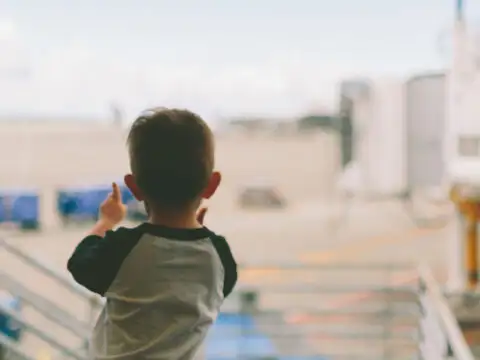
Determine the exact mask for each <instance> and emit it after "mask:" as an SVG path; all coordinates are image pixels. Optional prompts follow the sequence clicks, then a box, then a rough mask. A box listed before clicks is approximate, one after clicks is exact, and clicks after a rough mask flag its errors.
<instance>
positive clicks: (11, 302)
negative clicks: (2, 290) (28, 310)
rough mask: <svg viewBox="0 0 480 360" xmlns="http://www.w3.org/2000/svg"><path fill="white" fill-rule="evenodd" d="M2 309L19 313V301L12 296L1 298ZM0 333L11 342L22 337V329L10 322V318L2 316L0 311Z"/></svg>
mask: <svg viewBox="0 0 480 360" xmlns="http://www.w3.org/2000/svg"><path fill="white" fill-rule="evenodd" d="M0 304H2V307H5V308H7V309H8V310H9V311H12V312H19V311H20V310H21V303H20V299H19V298H16V297H13V296H3V297H1V298H0ZM0 333H2V334H3V335H5V336H7V337H9V338H10V339H12V340H13V341H19V340H20V338H21V335H22V327H21V326H19V324H17V323H16V321H14V320H12V319H11V318H10V316H8V315H7V314H4V313H2V312H1V310H0Z"/></svg>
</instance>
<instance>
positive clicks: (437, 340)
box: [0, 241, 474, 360]
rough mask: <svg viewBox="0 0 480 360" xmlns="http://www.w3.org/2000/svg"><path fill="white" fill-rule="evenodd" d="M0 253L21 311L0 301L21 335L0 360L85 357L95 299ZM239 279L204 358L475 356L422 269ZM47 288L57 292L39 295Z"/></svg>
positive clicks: (2, 276)
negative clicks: (11, 265) (8, 262)
mask: <svg viewBox="0 0 480 360" xmlns="http://www.w3.org/2000/svg"><path fill="white" fill-rule="evenodd" d="M0 252H3V256H5V255H8V256H9V258H14V259H16V260H18V266H15V268H8V269H7V268H2V269H1V270H0V291H1V290H4V291H7V292H8V293H9V294H11V295H13V296H15V297H16V298H19V299H20V300H21V303H22V308H21V310H20V311H19V310H16V309H12V308H10V307H8V306H6V305H3V304H0V314H4V315H6V316H7V317H8V318H9V320H10V321H11V322H12V321H13V322H14V323H15V324H17V325H19V326H20V327H21V328H22V329H23V335H22V338H21V340H20V341H19V342H16V341H14V340H12V338H9V337H7V336H5V335H4V334H2V335H0V346H1V349H2V353H0V359H1V360H7V359H8V360H17V359H18V360H39V359H42V360H43V359H48V360H63V359H76V360H83V359H85V360H86V359H87V353H86V342H87V338H88V336H89V333H90V328H91V325H92V324H93V321H94V319H95V317H96V315H97V313H98V310H99V308H100V306H101V300H100V299H99V298H98V297H96V296H94V295H92V294H91V293H89V292H88V291H86V290H84V289H83V288H80V287H78V286H76V285H75V284H74V283H72V281H71V280H70V279H69V278H68V277H64V276H62V275H60V274H59V273H58V272H57V271H55V270H52V268H51V267H49V266H46V265H45V264H43V263H42V262H40V261H39V260H38V259H36V258H33V257H32V256H30V255H29V254H28V253H27V252H26V251H23V250H21V249H19V248H18V247H16V246H14V245H13V244H12V243H10V242H7V241H0ZM1 262H2V257H1V254H0V263H1ZM26 268H29V269H30V272H28V271H27V270H26ZM7 271H8V272H7ZM39 274H41V275H42V276H43V279H42V280H41V281H40V280H38V281H32V280H33V276H35V279H34V280H36V279H37V278H36V277H37V276H39ZM25 278H28V279H29V281H28V283H29V286H28V287H26V286H25V283H26V281H25ZM240 279H241V281H240V285H239V287H238V289H237V292H236V294H234V296H232V297H231V298H229V300H228V301H227V303H226V304H225V306H224V308H223V313H224V315H225V316H222V317H221V318H219V321H218V322H217V324H216V325H215V326H214V329H213V331H212V332H211V336H210V337H209V339H208V340H207V346H206V347H207V350H206V351H205V353H204V354H203V358H205V359H207V360H220V359H222V360H225V359H257V360H261V359H263V360H266V359H287V358H288V359H309V360H314V359H315V360H347V359H352V360H363V359H365V360H397V359H398V360H403V359H412V360H413V359H417V360H423V359H424V360H442V359H458V360H473V359H474V357H473V355H472V353H471V351H470V349H469V348H468V346H467V345H466V342H465V339H464V337H463V335H462V333H461V330H460V328H459V326H458V324H457V322H456V319H455V318H454V316H453V313H452V311H451V310H450V307H449V306H448V305H447V302H446V300H445V297H444V296H443V294H442V293H441V291H440V289H439V287H438V285H437V283H436V281H435V280H434V278H433V276H432V275H431V274H430V272H429V271H428V269H426V268H421V269H420V270H419V269H418V268H417V267H413V266H411V265H408V264H407V265H398V266H391V265H388V266H386V265H372V264H368V265H365V264H358V265H355V264H341V265H340V264H337V265H321V266H305V265H299V264H283V265H281V266H279V265H271V266H266V265H265V264H261V265H259V266H254V265H253V264H251V265H250V266H244V267H243V268H242V271H241V276H240ZM47 282H50V283H51V284H50V286H51V285H52V284H53V283H55V284H56V286H57V289H58V290H57V291H56V292H55V291H52V292H51V293H48V292H45V291H44V290H45V289H43V288H42V285H43V284H44V283H45V284H46V283H47ZM66 302H68V303H69V305H70V306H69V308H70V309H71V308H72V306H71V305H72V304H75V306H74V308H75V309H76V310H77V311H76V312H75V313H71V312H70V311H68V310H67V307H66V306H65V303H66ZM85 310H86V311H85ZM229 314H230V315H229ZM46 324H48V325H46ZM42 352H43V357H39V355H40V354H41V353H42Z"/></svg>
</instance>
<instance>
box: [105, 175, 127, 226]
mask: <svg viewBox="0 0 480 360" xmlns="http://www.w3.org/2000/svg"><path fill="white" fill-rule="evenodd" d="M126 214H127V207H126V206H125V204H124V203H123V202H122V194H121V193H120V188H119V187H118V185H117V184H116V183H113V184H112V192H111V193H110V195H108V197H107V198H106V199H105V201H104V202H103V203H102V205H100V219H101V220H103V221H106V222H108V223H109V224H111V225H112V226H114V225H117V224H118V223H120V222H121V221H122V220H123V219H124V218H125V216H126Z"/></svg>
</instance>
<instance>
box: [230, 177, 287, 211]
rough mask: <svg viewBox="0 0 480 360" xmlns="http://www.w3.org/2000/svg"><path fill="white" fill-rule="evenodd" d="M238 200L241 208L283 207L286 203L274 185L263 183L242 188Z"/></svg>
mask: <svg viewBox="0 0 480 360" xmlns="http://www.w3.org/2000/svg"><path fill="white" fill-rule="evenodd" d="M238 202H239V205H240V207H242V208H283V207H285V206H286V205H287V204H286V200H285V198H284V197H283V196H282V195H281V194H280V192H279V191H278V190H277V189H276V187H274V186H272V185H270V184H265V183H259V184H252V185H247V186H245V187H244V188H242V189H241V190H240V196H239V199H238Z"/></svg>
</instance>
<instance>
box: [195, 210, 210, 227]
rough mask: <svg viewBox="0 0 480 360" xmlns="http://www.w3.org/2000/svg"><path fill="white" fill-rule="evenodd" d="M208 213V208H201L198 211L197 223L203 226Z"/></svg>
mask: <svg viewBox="0 0 480 360" xmlns="http://www.w3.org/2000/svg"><path fill="white" fill-rule="evenodd" d="M207 211H208V208H206V207H202V208H200V210H198V212H197V221H198V222H199V223H200V224H201V225H203V221H204V219H205V214H206V213H207Z"/></svg>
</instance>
